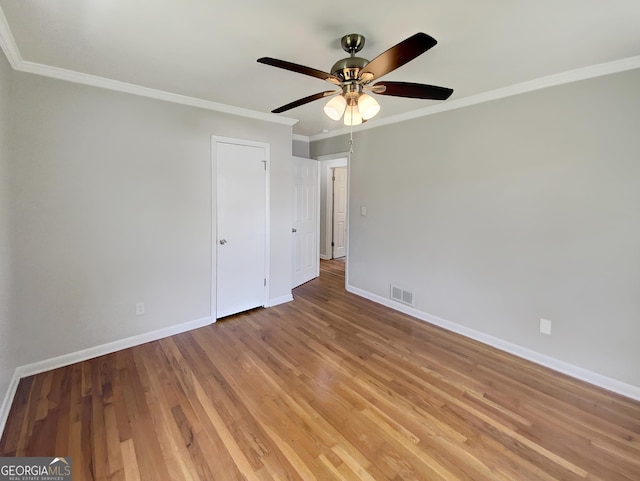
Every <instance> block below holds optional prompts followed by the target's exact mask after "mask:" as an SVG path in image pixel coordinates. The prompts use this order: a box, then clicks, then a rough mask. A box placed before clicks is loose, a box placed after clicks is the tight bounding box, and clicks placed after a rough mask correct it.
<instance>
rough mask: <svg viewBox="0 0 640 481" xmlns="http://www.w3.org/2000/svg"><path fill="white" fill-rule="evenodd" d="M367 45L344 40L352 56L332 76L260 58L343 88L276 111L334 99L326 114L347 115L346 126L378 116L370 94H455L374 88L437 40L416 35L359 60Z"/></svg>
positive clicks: (427, 88) (412, 86) (398, 85)
mask: <svg viewBox="0 0 640 481" xmlns="http://www.w3.org/2000/svg"><path fill="white" fill-rule="evenodd" d="M364 42H365V38H364V36H362V35H360V34H357V33H352V34H349V35H345V36H344V37H342V40H341V45H342V49H343V50H344V51H345V52H347V53H348V54H349V55H350V56H349V57H346V58H343V59H341V60H338V61H337V62H336V63H335V64H334V65H333V67H331V73H328V72H323V71H321V70H316V69H314V68H310V67H305V66H304V65H298V64H296V63H292V62H287V61H285V60H278V59H275V58H271V57H262V58H259V59H258V62H260V63H263V64H265V65H271V66H273V67H278V68H282V69H285V70H291V71H292V72H298V73H301V74H303V75H309V76H311V77H316V78H319V79H322V80H326V81H327V82H330V83H332V84H334V85H335V86H337V87H340V88H339V89H338V90H326V91H324V92H320V93H317V94H313V95H309V96H308V97H304V98H302V99H298V100H296V101H294V102H291V103H288V104H286V105H283V106H282V107H278V108H277V109H274V110H272V112H273V113H274V114H279V113H281V112H285V111H287V110H290V109H293V108H296V107H300V106H301V105H304V104H307V103H309V102H313V101H314V100H318V99H322V98H325V97H333V98H332V99H331V100H329V102H328V103H327V104H326V105H325V107H324V111H325V113H326V114H327V115H328V116H329V117H330V118H331V119H333V120H339V119H340V117H342V115H343V114H344V123H345V125H358V124H360V123H362V122H363V121H366V120H368V119H370V118H372V117H374V116H375V115H376V114H377V113H378V112H379V110H380V105H379V104H378V102H377V101H376V100H375V99H374V98H373V97H372V96H371V95H369V94H368V93H366V92H372V93H374V94H378V95H391V96H395V97H409V98H415V99H431V100H446V99H448V98H449V97H450V96H451V94H452V93H453V89H450V88H445V87H438V86H436V85H426V84H419V83H412V82H384V81H383V82H377V83H375V84H373V85H370V84H371V83H372V82H373V81H374V80H377V79H379V78H380V77H382V76H383V75H386V74H388V73H389V72H392V71H393V70H395V69H397V68H398V67H401V66H403V65H404V64H406V63H408V62H410V61H411V60H413V59H414V58H416V57H418V56H419V55H422V54H423V53H424V52H426V51H427V50H429V49H430V48H431V47H433V46H434V45H436V43H438V42H436V40H435V39H434V38H433V37H431V36H429V35H427V34H426V33H421V32H419V33H416V34H415V35H412V36H411V37H409V38H407V39H406V40H403V41H402V42H400V43H399V44H397V45H395V46H393V47H391V48H390V49H389V50H387V51H386V52H384V53H382V54H380V55H378V56H377V57H376V58H374V59H373V60H371V61H369V60H367V59H365V58H362V57H356V53H358V52H359V51H360V50H362V47H364Z"/></svg>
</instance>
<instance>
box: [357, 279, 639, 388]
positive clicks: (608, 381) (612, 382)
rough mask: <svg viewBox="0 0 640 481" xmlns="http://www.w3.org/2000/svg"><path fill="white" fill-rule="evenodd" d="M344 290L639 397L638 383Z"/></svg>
mask: <svg viewBox="0 0 640 481" xmlns="http://www.w3.org/2000/svg"><path fill="white" fill-rule="evenodd" d="M347 291H349V292H351V293H353V294H356V295H358V296H361V297H364V298H366V299H369V300H370V301H373V302H376V303H378V304H382V305H384V306H386V307H389V308H391V309H394V310H396V311H400V312H403V313H405V314H408V315H410V316H412V317H415V318H417V319H419V320H421V321H425V322H428V323H430V324H434V325H436V326H439V327H442V328H444V329H446V330H448V331H452V332H455V333H457V334H460V335H462V336H464V337H468V338H470V339H473V340H476V341H479V342H481V343H483V344H487V345H489V346H492V347H495V348H497V349H500V350H501V351H505V352H508V353H510V354H513V355H515V356H518V357H520V358H523V359H526V360H528V361H531V362H534V363H536V364H539V365H541V366H544V367H548V368H550V369H553V370H554V371H558V372H561V373H563V374H566V375H568V376H571V377H573V378H576V379H579V380H581V381H585V382H588V383H589V384H593V385H595V386H598V387H601V388H603V389H607V390H609V391H612V392H615V393H618V394H621V395H623V396H626V397H628V398H631V399H635V400H637V401H640V386H634V385H632V384H627V383H625V382H622V381H618V380H617V379H613V378H610V377H608V376H604V375H602V374H598V373H596V372H593V371H589V370H588V369H584V368H581V367H579V366H575V365H573V364H569V363H568V362H564V361H560V360H558V359H555V358H553V357H550V356H547V355H545V354H541V353H539V352H536V351H532V350H531V349H527V348H525V347H522V346H519V345H517V344H513V343H511V342H508V341H505V340H503V339H500V338H497V337H494V336H491V335H489V334H485V333H483V332H480V331H476V330H475V329H470V328H468V327H465V326H463V325H461V324H457V323H455V322H451V321H447V320H446V319H442V318H441V317H438V316H434V315H432V314H429V313H426V312H423V311H420V310H418V309H416V308H414V307H410V306H406V305H404V304H400V303H398V302H395V301H393V300H391V299H387V298H385V297H382V296H379V295H377V294H373V293H371V292H368V291H365V290H363V289H360V288H358V287H354V286H352V285H347Z"/></svg>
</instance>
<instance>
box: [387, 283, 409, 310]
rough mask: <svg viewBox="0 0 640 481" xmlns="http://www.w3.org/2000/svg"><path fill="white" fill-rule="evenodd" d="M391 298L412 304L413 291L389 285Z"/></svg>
mask: <svg viewBox="0 0 640 481" xmlns="http://www.w3.org/2000/svg"><path fill="white" fill-rule="evenodd" d="M391 299H393V300H394V301H398V302H402V303H403V304H408V305H410V306H413V305H414V304H413V292H411V291H405V290H404V289H401V288H400V287H398V286H393V285H392V286H391Z"/></svg>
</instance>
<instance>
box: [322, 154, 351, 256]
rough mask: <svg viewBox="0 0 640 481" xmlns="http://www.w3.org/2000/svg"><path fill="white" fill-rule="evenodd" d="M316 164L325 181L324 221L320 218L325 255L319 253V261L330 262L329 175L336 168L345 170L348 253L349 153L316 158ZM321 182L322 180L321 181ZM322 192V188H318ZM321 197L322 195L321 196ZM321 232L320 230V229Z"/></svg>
mask: <svg viewBox="0 0 640 481" xmlns="http://www.w3.org/2000/svg"><path fill="white" fill-rule="evenodd" d="M317 160H318V163H319V164H320V169H321V173H322V178H323V179H325V180H324V182H325V185H324V189H325V198H324V199H322V198H321V199H320V201H321V202H322V200H324V211H325V216H324V219H322V218H321V222H324V246H325V253H324V254H323V253H320V259H324V260H330V259H332V258H333V250H332V249H331V241H332V235H333V182H332V181H331V175H332V174H333V169H334V168H336V167H346V168H347V239H346V243H347V255H348V253H349V198H350V195H351V194H350V183H351V179H350V176H349V153H347V152H345V153H340V154H330V155H322V156H320V157H317ZM321 181H322V180H321ZM320 188H321V191H322V186H321V187H320ZM321 195H322V194H321ZM321 230H322V229H321Z"/></svg>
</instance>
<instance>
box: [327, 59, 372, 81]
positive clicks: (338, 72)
mask: <svg viewBox="0 0 640 481" xmlns="http://www.w3.org/2000/svg"><path fill="white" fill-rule="evenodd" d="M368 63H369V61H368V60H367V59H366V58H362V57H347V58H343V59H342V60H338V61H337V62H336V63H334V64H333V67H331V73H332V74H333V75H335V76H336V77H339V78H340V79H342V80H343V81H347V80H355V79H357V78H358V73H359V72H360V70H362V69H363V68H364V67H365V66H366V65H367V64H368Z"/></svg>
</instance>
